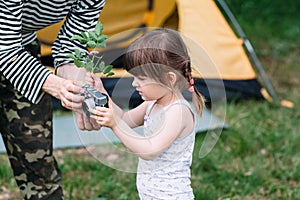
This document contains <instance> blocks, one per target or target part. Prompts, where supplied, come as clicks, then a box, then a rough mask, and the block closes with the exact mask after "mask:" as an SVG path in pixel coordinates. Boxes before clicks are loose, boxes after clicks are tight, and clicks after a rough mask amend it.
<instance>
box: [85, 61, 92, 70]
mask: <svg viewBox="0 0 300 200" xmlns="http://www.w3.org/2000/svg"><path fill="white" fill-rule="evenodd" d="M93 67H94V63H93V62H88V63H87V64H86V66H85V68H86V69H87V70H89V71H92V70H93Z"/></svg>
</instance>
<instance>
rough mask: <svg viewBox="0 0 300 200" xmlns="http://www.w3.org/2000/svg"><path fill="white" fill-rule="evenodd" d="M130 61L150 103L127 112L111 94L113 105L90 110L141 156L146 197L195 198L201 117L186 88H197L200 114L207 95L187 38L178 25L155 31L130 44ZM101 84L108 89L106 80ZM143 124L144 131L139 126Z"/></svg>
mask: <svg viewBox="0 0 300 200" xmlns="http://www.w3.org/2000/svg"><path fill="white" fill-rule="evenodd" d="M124 64H125V67H126V70H127V71H128V72H129V73H131V74H132V75H133V77H134V79H133V83H132V85H133V87H135V88H136V90H137V91H138V92H139V94H140V95H141V97H142V99H143V100H144V102H143V103H142V104H140V105H139V106H137V107H136V108H134V109H131V110H129V111H127V112H123V111H122V110H121V109H120V108H119V107H118V106H117V105H116V104H115V103H113V102H112V101H111V99H110V105H109V108H105V107H96V108H95V109H94V110H90V112H91V114H92V115H91V117H92V118H94V119H96V121H97V123H98V124H100V125H101V126H106V127H109V128H111V129H112V131H113V132H114V133H115V134H116V135H117V137H118V138H119V139H120V140H121V141H122V143H123V144H124V145H125V146H126V147H127V148H128V149H130V150H131V151H132V152H134V153H135V154H136V155H138V156H139V162H138V169H137V179H136V181H137V182H136V184H137V189H138V193H139V197H140V199H143V200H144V199H146V200H147V199H167V200H172V199H180V200H182V199H184V200H190V199H194V194H193V189H192V187H191V181H190V177H191V172H190V166H191V163H192V153H193V149H194V141H195V122H196V116H195V114H194V113H193V111H192V109H191V107H190V104H189V103H188V101H186V100H185V99H184V97H183V95H182V91H183V90H184V89H188V90H189V91H190V92H191V93H192V97H193V103H194V106H195V108H196V110H197V112H198V114H199V115H200V116H201V113H202V109H203V107H204V100H203V98H202V96H201V94H200V93H199V92H198V91H197V89H196V87H194V81H193V78H192V75H191V65H190V58H189V55H188V51H187V48H186V46H185V44H184V42H183V40H182V38H181V37H180V35H179V34H178V33H177V32H176V31H174V30H170V29H162V28H160V29H156V30H152V31H150V32H148V33H146V34H145V35H143V36H142V37H140V38H139V39H137V40H136V41H134V42H133V43H132V44H131V45H130V46H129V47H128V49H127V52H126V53H125V55H124ZM96 82H97V81H96ZM99 85H100V86H99ZM96 87H97V88H101V89H99V90H100V91H101V92H106V91H105V90H104V89H103V86H102V84H101V82H100V83H99V81H98V86H96ZM141 125H143V126H144V134H143V135H140V134H138V133H136V132H135V131H134V130H133V128H134V127H137V126H141Z"/></svg>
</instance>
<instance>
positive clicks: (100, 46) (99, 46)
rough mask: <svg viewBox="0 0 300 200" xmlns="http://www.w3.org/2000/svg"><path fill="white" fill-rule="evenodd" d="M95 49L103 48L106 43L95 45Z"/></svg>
mask: <svg viewBox="0 0 300 200" xmlns="http://www.w3.org/2000/svg"><path fill="white" fill-rule="evenodd" d="M96 47H97V48H105V47H106V43H105V42H101V43H97V45H96Z"/></svg>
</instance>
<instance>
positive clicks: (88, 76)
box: [85, 72, 107, 94]
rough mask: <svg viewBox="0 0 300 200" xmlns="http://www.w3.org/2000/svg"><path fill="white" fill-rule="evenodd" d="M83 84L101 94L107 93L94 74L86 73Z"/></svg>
mask: <svg viewBox="0 0 300 200" xmlns="http://www.w3.org/2000/svg"><path fill="white" fill-rule="evenodd" d="M85 82H86V83H88V84H89V85H90V86H92V87H94V88H95V89H96V90H98V91H100V92H101V93H105V94H107V91H106V90H105V88H104V86H103V83H102V81H101V79H100V77H98V76H97V75H96V74H94V73H91V72H87V74H86V76H85Z"/></svg>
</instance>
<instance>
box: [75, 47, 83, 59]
mask: <svg viewBox="0 0 300 200" xmlns="http://www.w3.org/2000/svg"><path fill="white" fill-rule="evenodd" d="M74 52H75V56H76V57H77V58H80V57H81V55H82V54H81V51H80V50H79V49H75V50H74Z"/></svg>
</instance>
